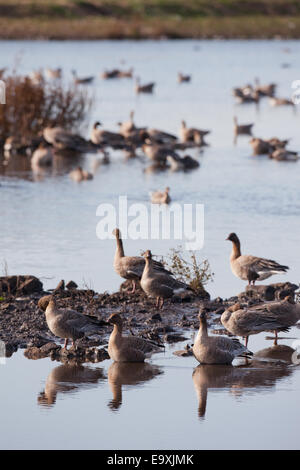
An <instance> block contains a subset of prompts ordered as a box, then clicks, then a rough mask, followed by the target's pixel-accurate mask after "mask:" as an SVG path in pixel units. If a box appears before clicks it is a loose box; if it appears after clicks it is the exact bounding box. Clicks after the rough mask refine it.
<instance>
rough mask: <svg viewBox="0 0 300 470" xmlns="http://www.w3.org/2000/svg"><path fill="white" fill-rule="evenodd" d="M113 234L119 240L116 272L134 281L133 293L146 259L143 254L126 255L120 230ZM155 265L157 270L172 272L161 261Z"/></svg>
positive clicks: (115, 260)
mask: <svg viewBox="0 0 300 470" xmlns="http://www.w3.org/2000/svg"><path fill="white" fill-rule="evenodd" d="M113 235H115V237H116V241H117V248H116V252H115V258H114V269H115V272H116V273H117V274H118V275H119V276H120V277H123V278H124V279H129V280H131V281H132V291H131V294H133V293H134V292H135V289H136V281H139V280H140V279H141V277H142V274H143V271H144V267H145V260H144V258H143V257H142V256H125V253H124V248H123V241H122V236H121V232H120V230H119V229H118V228H115V229H114V231H113ZM153 266H154V269H155V271H159V272H162V273H166V274H171V272H170V271H168V270H167V269H165V268H164V265H163V264H162V263H160V262H159V261H153Z"/></svg>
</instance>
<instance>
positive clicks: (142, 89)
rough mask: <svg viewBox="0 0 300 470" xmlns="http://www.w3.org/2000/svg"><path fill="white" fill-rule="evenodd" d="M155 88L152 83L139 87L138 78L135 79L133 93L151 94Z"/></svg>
mask: <svg viewBox="0 0 300 470" xmlns="http://www.w3.org/2000/svg"><path fill="white" fill-rule="evenodd" d="M154 86H155V83H154V82H151V83H147V84H146V85H141V81H140V78H139V77H137V78H136V85H135V92H136V93H137V94H139V93H153V88H154Z"/></svg>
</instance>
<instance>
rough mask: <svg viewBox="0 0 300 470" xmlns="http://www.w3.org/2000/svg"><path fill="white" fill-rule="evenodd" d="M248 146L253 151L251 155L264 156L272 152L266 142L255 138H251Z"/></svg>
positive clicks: (271, 148) (270, 146)
mask: <svg viewBox="0 0 300 470" xmlns="http://www.w3.org/2000/svg"><path fill="white" fill-rule="evenodd" d="M250 145H251V147H252V149H253V155H264V154H268V153H270V152H272V150H273V147H272V145H271V144H270V143H269V142H268V141H267V140H263V139H260V138H257V137H253V138H252V139H251V140H250Z"/></svg>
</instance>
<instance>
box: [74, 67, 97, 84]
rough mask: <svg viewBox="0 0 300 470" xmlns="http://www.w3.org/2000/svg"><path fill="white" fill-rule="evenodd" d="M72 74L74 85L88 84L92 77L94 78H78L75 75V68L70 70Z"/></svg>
mask: <svg viewBox="0 0 300 470" xmlns="http://www.w3.org/2000/svg"><path fill="white" fill-rule="evenodd" d="M72 75H73V79H74V83H75V85H88V84H90V83H92V82H93V81H94V78H95V77H83V78H79V77H77V73H76V70H72Z"/></svg>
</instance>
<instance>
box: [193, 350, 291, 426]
mask: <svg viewBox="0 0 300 470" xmlns="http://www.w3.org/2000/svg"><path fill="white" fill-rule="evenodd" d="M293 352H294V349H292V348H290V347H288V346H284V347H283V346H273V347H270V348H266V349H263V350H261V351H258V352H257V353H256V354H255V356H254V359H253V361H251V363H250V364H248V363H245V365H243V366H236V367H234V366H224V365H205V364H203V365H201V364H200V365H199V366H198V367H196V369H194V372H193V382H194V387H195V391H196V394H197V398H198V416H199V418H201V419H204V418H205V414H206V406H207V395H208V391H209V389H220V390H221V389H222V390H226V389H227V390H228V391H229V392H231V393H232V394H233V395H234V396H235V397H240V396H242V395H243V393H245V392H249V389H250V390H252V391H253V392H254V393H259V392H260V391H262V389H270V388H272V387H274V386H275V385H276V382H277V381H278V380H282V379H284V378H286V377H289V376H290V375H291V374H292V373H293V370H294V369H293V368H292V367H288V366H289V364H291V363H292V354H293Z"/></svg>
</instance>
